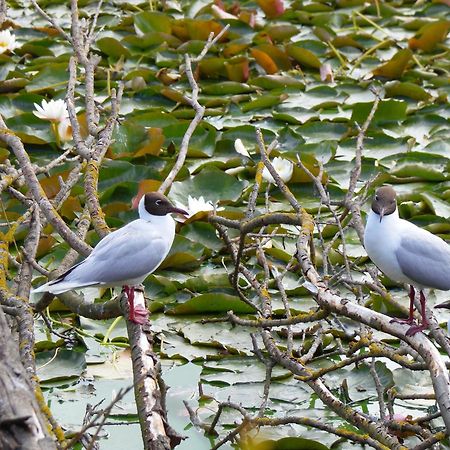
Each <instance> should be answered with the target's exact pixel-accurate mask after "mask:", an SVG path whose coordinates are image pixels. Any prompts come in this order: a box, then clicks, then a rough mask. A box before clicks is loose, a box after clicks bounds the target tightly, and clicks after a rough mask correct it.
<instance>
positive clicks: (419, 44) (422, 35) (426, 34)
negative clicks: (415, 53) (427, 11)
mask: <svg viewBox="0 0 450 450" xmlns="http://www.w3.org/2000/svg"><path fill="white" fill-rule="evenodd" d="M449 28H450V21H448V20H440V21H439V22H434V23H427V24H426V25H424V26H423V27H422V28H421V29H420V30H419V31H418V32H417V34H416V35H415V36H414V37H412V38H411V39H410V40H409V41H408V45H409V48H411V49H413V50H416V49H419V50H423V51H425V52H431V51H432V50H433V49H434V48H435V47H436V45H437V44H438V43H439V42H442V41H443V40H444V39H445V38H446V37H447V33H448V30H449Z"/></svg>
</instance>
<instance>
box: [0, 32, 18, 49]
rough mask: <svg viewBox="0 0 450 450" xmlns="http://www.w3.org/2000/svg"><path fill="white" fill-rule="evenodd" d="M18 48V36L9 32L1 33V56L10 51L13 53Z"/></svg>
mask: <svg viewBox="0 0 450 450" xmlns="http://www.w3.org/2000/svg"><path fill="white" fill-rule="evenodd" d="M16 47H17V44H16V36H14V34H12V33H11V31H9V30H3V31H0V54H2V53H5V52H6V51H8V50H9V51H10V52H12V51H13V50H14V49H15V48H16Z"/></svg>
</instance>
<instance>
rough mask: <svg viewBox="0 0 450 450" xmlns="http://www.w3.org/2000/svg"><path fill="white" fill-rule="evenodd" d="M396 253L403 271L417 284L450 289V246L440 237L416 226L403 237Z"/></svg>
mask: <svg viewBox="0 0 450 450" xmlns="http://www.w3.org/2000/svg"><path fill="white" fill-rule="evenodd" d="M417 230H420V231H419V232H418V231H417ZM396 255H397V259H398V262H399V264H400V268H401V270H402V272H403V273H404V274H405V275H406V276H407V277H408V278H410V279H412V280H414V281H416V282H417V284H419V285H421V286H423V287H431V288H437V289H441V290H443V291H447V290H448V289H450V247H449V246H448V244H446V242H445V241H443V240H442V239H440V238H439V237H437V236H434V235H433V234H431V233H428V232H426V231H425V230H421V229H417V228H416V229H415V230H414V233H411V234H408V233H406V234H405V235H404V236H403V237H402V239H401V244H400V246H399V248H398V249H397V252H396Z"/></svg>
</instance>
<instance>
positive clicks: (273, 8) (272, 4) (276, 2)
mask: <svg viewBox="0 0 450 450" xmlns="http://www.w3.org/2000/svg"><path fill="white" fill-rule="evenodd" d="M257 3H258V5H259V6H260V7H261V9H262V10H263V11H264V14H265V15H266V16H267V17H268V18H269V19H273V18H275V17H278V16H281V14H283V13H284V4H283V0H257Z"/></svg>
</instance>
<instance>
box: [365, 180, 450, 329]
mask: <svg viewBox="0 0 450 450" xmlns="http://www.w3.org/2000/svg"><path fill="white" fill-rule="evenodd" d="M364 246H365V248H366V251H367V254H368V255H369V257H370V259H371V260H372V261H373V262H374V263H375V264H376V265H377V267H378V268H379V269H380V270H381V271H382V272H383V273H384V274H385V275H387V276H388V277H389V278H391V279H392V280H394V281H397V282H399V283H408V284H409V285H410V291H409V299H410V304H409V318H408V319H406V320H403V321H400V320H396V321H398V322H403V323H407V324H409V325H411V327H410V328H409V329H408V331H407V332H406V334H407V335H408V336H412V335H414V334H416V333H417V332H419V331H423V330H424V329H426V328H427V327H428V325H429V323H428V320H427V317H426V313H425V303H426V298H425V295H424V293H423V289H424V288H434V289H441V290H443V291H447V290H449V289H450V247H449V245H448V244H447V243H446V242H445V241H443V240H442V239H441V238H439V237H438V236H435V235H434V234H432V233H430V232H428V231H426V230H423V229H422V228H419V227H417V226H416V225H414V224H412V223H411V222H408V221H407V220H403V219H400V217H399V215H398V210H397V201H396V193H395V191H394V189H392V188H391V187H390V186H383V187H380V188H379V189H377V191H376V193H375V197H374V199H373V202H372V210H371V211H370V213H369V217H368V219H367V224H366V229H365V233H364ZM415 289H417V290H419V292H420V306H421V315H422V323H421V324H420V325H413V323H414V317H413V312H414V296H415Z"/></svg>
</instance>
